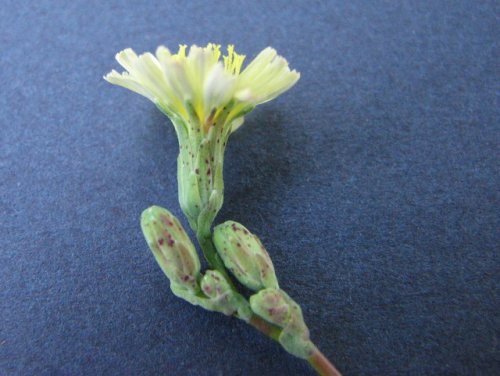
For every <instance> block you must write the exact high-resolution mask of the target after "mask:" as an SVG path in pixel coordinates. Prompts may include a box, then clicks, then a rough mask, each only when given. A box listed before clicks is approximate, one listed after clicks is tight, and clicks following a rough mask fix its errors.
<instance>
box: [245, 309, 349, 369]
mask: <svg viewBox="0 0 500 376" xmlns="http://www.w3.org/2000/svg"><path fill="white" fill-rule="evenodd" d="M249 324H250V325H251V326H253V327H254V328H255V329H257V330H258V331H260V332H261V333H264V334H265V335H266V336H268V337H269V338H271V339H273V340H275V341H278V338H279V335H280V333H281V329H280V328H278V327H277V326H275V325H272V324H270V323H268V322H267V321H265V320H264V319H262V318H261V317H259V316H257V315H253V316H252V317H251V318H250V321H249ZM307 361H308V362H309V364H310V365H311V366H312V367H313V368H314V370H315V371H316V372H317V373H318V375H320V376H342V374H341V373H340V372H339V371H338V370H337V369H336V368H335V366H334V365H333V364H332V363H331V362H330V361H329V360H328V358H326V357H325V355H323V353H322V352H321V351H320V350H319V349H318V348H317V347H315V348H314V352H313V353H312V354H311V356H310V357H309V358H308V359H307Z"/></svg>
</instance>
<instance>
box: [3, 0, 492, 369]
mask: <svg viewBox="0 0 500 376" xmlns="http://www.w3.org/2000/svg"><path fill="white" fill-rule="evenodd" d="M498 11H499V8H498V3H496V2H495V1H431V0H429V1H378V0H377V1H368V0H367V1H358V0H354V1H340V0H339V1H312V0H311V1H234V2H233V1H212V2H209V1H142V2H141V1H136V2H132V1H97V0H95V1H88V0H85V1H83V0H78V1H48V0H43V1H11V0H3V1H2V5H1V7H0V19H1V23H0V28H1V30H0V32H1V33H0V45H1V55H0V59H1V63H2V64H1V69H0V79H1V82H2V89H1V92H0V108H1V112H0V122H1V126H0V135H1V146H0V169H1V176H0V199H1V201H0V211H1V212H0V213H1V222H0V225H1V240H2V242H1V252H0V271H1V275H0V278H1V281H0V282H1V286H2V288H1V290H0V294H1V295H0V298H1V299H0V300H1V323H0V374H2V375H250V376H252V375H258V376H265V375H269V376H271V375H313V371H312V370H311V369H310V368H309V367H308V365H307V364H306V363H305V362H303V361H301V360H298V359H296V358H294V357H292V356H290V355H288V354H287V353H286V352H285V351H283V350H282V349H281V348H280V347H279V346H278V345H277V344H275V343H273V342H272V341H270V340H268V339H267V338H265V337H263V336H262V335H261V334H259V333H258V332H255V331H254V330H253V329H252V328H250V327H247V326H246V325H245V324H243V323H242V322H240V321H238V320H236V319H231V318H227V317H224V316H222V315H221V314H215V313H209V312H206V311H203V310H202V309H200V308H195V307H193V306H190V305H189V304H187V303H185V302H184V301H182V300H180V299H178V298H176V297H174V296H173V295H172V293H171V292H170V291H169V287H168V280H167V278H166V277H165V276H164V275H163V274H162V272H161V270H160V268H159V267H158V265H157V264H156V262H155V260H154V259H153V257H152V255H151V253H150V251H149V250H148V247H147V245H146V243H145V241H144V239H143V237H142V234H141V231H140V228H139V223H138V218H139V215H140V213H141V211H142V210H143V209H145V208H146V207H148V206H149V205H152V204H158V205H161V206H164V207H167V208H169V209H171V210H172V211H173V212H174V213H175V214H177V215H180V214H181V213H180V209H179V205H178V201H177V186H176V184H177V183H176V156H177V151H178V146H177V141H176V137H175V134H174V132H173V129H172V127H171V126H170V124H169V121H168V119H167V118H166V117H164V116H163V115H162V114H160V112H159V111H158V110H156V109H155V107H154V105H153V104H152V103H150V102H149V101H147V100H146V99H144V98H142V97H139V96H138V95H135V94H132V93H130V92H128V91H126V90H124V89H121V88H117V87H113V86H111V85H109V84H108V83H106V82H105V81H104V80H103V79H102V76H103V74H105V73H107V72H108V71H109V70H111V69H112V68H118V65H117V64H116V62H115V61H114V55H115V53H116V52H117V51H119V50H121V49H123V48H125V47H132V48H134V49H135V50H136V51H138V52H144V51H148V50H153V49H155V48H156V46H157V45H159V44H165V45H167V46H169V47H171V48H173V49H175V48H176V46H177V44H178V43H187V44H193V43H196V44H199V45H204V44H206V43H207V42H210V41H214V42H218V43H222V44H227V43H234V44H236V47H237V49H238V50H239V51H241V52H243V53H246V54H247V56H248V57H249V58H252V57H254V56H255V55H256V54H257V53H258V52H259V51H260V50H261V49H263V48H264V47H266V46H268V45H271V46H273V47H275V48H276V49H277V50H278V52H279V53H280V54H282V55H283V56H285V57H286V58H287V59H288V60H289V62H290V64H291V66H292V68H296V69H297V70H299V71H300V72H301V73H302V78H301V80H300V81H299V83H298V84H297V86H296V87H294V88H293V89H292V90H291V91H289V92H287V93H286V94H285V95H283V96H282V97H280V98H279V99H278V100H275V101H273V102H270V103H268V104H265V105H262V106H261V107H260V108H258V109H257V110H256V111H254V112H253V113H252V114H251V115H250V116H248V118H247V121H246V124H245V126H244V127H243V128H242V129H241V130H239V131H238V132H237V133H235V134H234V136H233V137H232V138H231V140H230V142H229V149H228V151H227V156H226V161H227V163H226V166H225V177H226V188H227V190H226V197H225V206H224V208H223V210H222V211H221V213H220V214H219V216H218V218H217V220H216V222H217V223H220V222H222V221H224V220H227V219H233V220H236V221H239V222H241V223H243V224H245V225H246V226H247V227H248V228H249V229H251V230H252V231H254V232H255V233H256V234H258V235H259V236H260V237H261V239H262V240H263V242H264V244H265V245H266V247H267V248H268V250H269V252H270V254H271V256H272V258H273V260H274V263H275V266H276V270H277V273H278V277H279V278H280V281H281V285H282V286H283V287H284V288H285V289H286V290H287V291H289V292H290V295H291V296H292V297H293V298H294V299H296V300H297V301H298V302H299V303H300V304H301V305H302V307H303V310H304V315H305V318H306V320H307V322H308V324H309V326H310V329H311V334H312V338H313V340H314V341H315V342H316V343H317V344H318V346H319V347H320V348H321V349H322V350H323V352H324V353H325V354H326V355H327V356H328V357H330V358H331V359H332V360H333V361H334V362H335V364H336V365H337V366H338V368H339V369H340V370H342V371H343V372H344V373H345V374H346V375H406V374H408V375H431V374H434V375H439V374H449V375H451V374H463V375H471V374H477V375H493V374H495V373H497V374H498V370H499V355H498V354H499V348H498V333H499V329H500V325H499V316H498V307H499V299H498V282H499V281H498V272H499V260H498V252H497V251H498V245H499V235H498V229H499V227H500V226H499V224H500V223H499V216H498V215H499V214H498V213H499V204H498V202H499V201H498V199H499V194H498V188H499V175H498V172H499V171H498V160H497V158H498V146H499V145H498V144H499V143H498V141H499V140H498V128H497V127H498V124H499V110H498V96H497V90H498V87H499V85H498V83H499V81H498V73H499V72H498V61H499V53H498V52H499V51H498V45H497V40H498V36H499V32H500V31H499V27H498ZM184 223H185V222H184Z"/></svg>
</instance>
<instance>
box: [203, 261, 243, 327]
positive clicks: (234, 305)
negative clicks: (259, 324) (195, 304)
mask: <svg viewBox="0 0 500 376" xmlns="http://www.w3.org/2000/svg"><path fill="white" fill-rule="evenodd" d="M201 290H202V291H203V293H204V294H205V296H206V297H207V299H203V300H200V302H199V304H200V305H202V306H203V307H204V308H205V309H208V310H210V311H217V312H222V313H224V314H225V315H228V316H230V315H233V314H237V316H238V317H239V318H241V319H243V320H245V321H248V320H249V319H250V316H251V314H252V312H251V310H250V307H249V305H248V302H247V301H246V299H245V298H244V297H243V296H241V295H240V294H239V293H237V292H236V291H234V290H233V289H232V288H231V286H230V285H229V283H228V282H227V280H226V278H225V277H224V276H223V275H222V274H221V273H220V272H218V271H217V270H207V271H206V273H205V275H204V276H203V278H202V280H201Z"/></svg>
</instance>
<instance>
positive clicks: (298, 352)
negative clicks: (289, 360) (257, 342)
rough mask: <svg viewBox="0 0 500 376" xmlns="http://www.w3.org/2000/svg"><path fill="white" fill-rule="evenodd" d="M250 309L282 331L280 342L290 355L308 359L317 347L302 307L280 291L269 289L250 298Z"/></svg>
mask: <svg viewBox="0 0 500 376" xmlns="http://www.w3.org/2000/svg"><path fill="white" fill-rule="evenodd" d="M250 307H251V308H252V311H254V312H255V313H256V314H257V315H259V316H260V317H262V318H263V319H264V320H266V321H269V322H270V323H272V324H274V325H276V326H278V327H280V328H281V329H282V331H281V334H280V335H279V338H278V341H279V342H280V343H281V345H282V346H283V348H284V349H285V350H286V351H288V352H289V353H291V354H293V355H295V356H298V357H300V358H303V359H307V358H309V357H310V356H311V354H312V353H313V351H314V349H315V347H314V344H313V343H312V342H311V340H310V339H309V329H308V328H307V326H306V324H305V322H304V318H303V316H302V310H301V309H300V306H299V305H298V304H297V303H296V302H295V301H294V300H293V299H292V298H290V297H289V296H288V294H287V293H286V292H284V291H283V290H279V289H273V288H268V289H265V290H261V291H259V292H258V293H257V294H255V295H253V296H251V297H250Z"/></svg>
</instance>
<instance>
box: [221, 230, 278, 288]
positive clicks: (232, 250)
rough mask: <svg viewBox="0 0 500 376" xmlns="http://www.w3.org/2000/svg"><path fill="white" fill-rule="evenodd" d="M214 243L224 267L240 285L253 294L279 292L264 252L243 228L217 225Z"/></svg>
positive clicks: (270, 265) (255, 239)
mask: <svg viewBox="0 0 500 376" xmlns="http://www.w3.org/2000/svg"><path fill="white" fill-rule="evenodd" d="M213 240H214V244H215V247H216V248H217V252H218V253H219V255H220V257H221V258H222V261H223V262H224V265H225V266H226V268H228V269H229V270H230V271H231V273H232V274H233V275H234V276H235V277H236V279H238V281H240V283H242V284H243V285H245V286H246V287H248V288H249V289H252V290H261V289H264V288H267V287H272V288H278V280H277V278H276V274H275V272H274V266H273V263H272V261H271V258H270V257H269V255H268V253H267V251H266V249H265V248H264V246H263V245H262V243H261V242H260V241H259V239H258V238H257V237H256V236H255V235H254V234H252V233H251V232H250V231H248V230H247V229H246V228H245V227H244V226H243V225H241V224H239V223H237V222H233V221H227V222H225V223H223V224H221V225H218V226H216V227H215V229H214V236H213Z"/></svg>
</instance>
